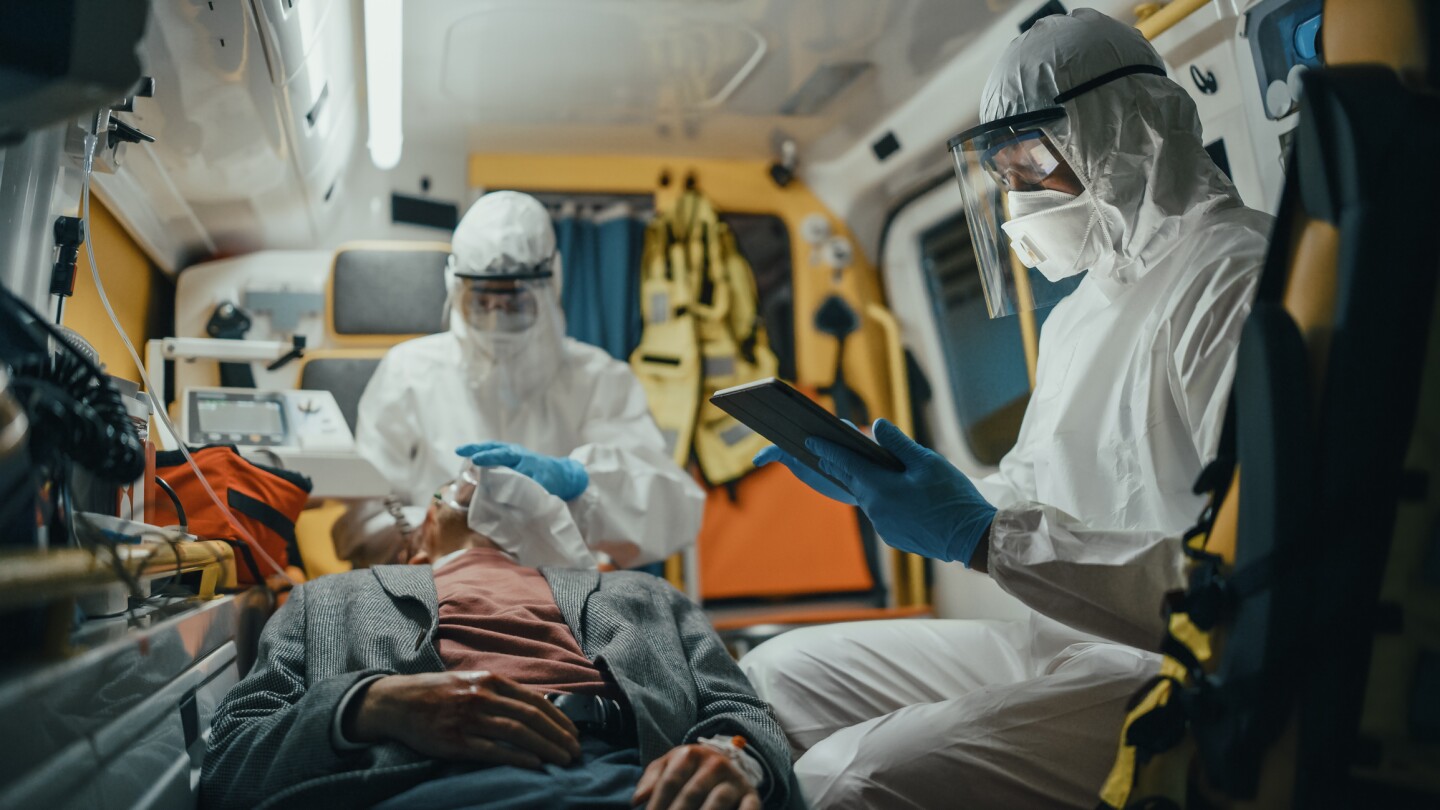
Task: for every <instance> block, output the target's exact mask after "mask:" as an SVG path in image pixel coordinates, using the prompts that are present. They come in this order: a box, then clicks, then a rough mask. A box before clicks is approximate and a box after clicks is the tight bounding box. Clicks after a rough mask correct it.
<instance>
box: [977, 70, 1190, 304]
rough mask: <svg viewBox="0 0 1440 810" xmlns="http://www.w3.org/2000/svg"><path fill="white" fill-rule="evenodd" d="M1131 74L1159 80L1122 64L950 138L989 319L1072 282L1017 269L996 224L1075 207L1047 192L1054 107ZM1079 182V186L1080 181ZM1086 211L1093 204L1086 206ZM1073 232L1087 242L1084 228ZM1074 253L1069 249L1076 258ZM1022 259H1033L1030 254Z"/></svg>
mask: <svg viewBox="0 0 1440 810" xmlns="http://www.w3.org/2000/svg"><path fill="white" fill-rule="evenodd" d="M1137 74H1149V75H1156V76H1164V75H1166V74H1165V71H1164V69H1163V68H1160V67H1157V66H1155V65H1128V66H1126V67H1123V68H1119V69H1117V70H1112V71H1110V72H1109V73H1105V74H1103V75H1101V76H1098V77H1096V78H1094V79H1091V80H1090V81H1087V82H1083V83H1081V84H1079V85H1077V86H1075V87H1073V88H1071V89H1070V90H1067V91H1065V92H1063V93H1060V94H1059V95H1057V96H1056V97H1055V99H1054V104H1055V106H1054V107H1048V108H1045V109H1041V110H1033V111H1030V112H1025V113H1020V114H1017V115H1012V116H1008V117H1005V118H1001V119H998V120H995V121H990V122H988V123H984V124H981V125H979V126H976V127H972V128H971V129H968V130H966V131H964V132H962V133H960V134H959V135H956V136H955V137H954V138H951V139H950V141H949V147H950V153H951V156H952V158H953V160H954V167H955V176H956V179H957V180H958V181H959V184H960V194H961V197H962V199H963V200H964V204H965V217H966V222H967V224H968V225H969V228H970V237H971V241H972V243H973V245H974V248H975V258H976V264H977V268H978V270H979V273H980V281H981V285H982V286H983V288H984V292H985V303H986V307H987V309H988V310H989V313H990V317H992V318H998V317H1001V316H1005V315H1013V314H1015V313H1017V312H1020V311H1022V310H1025V309H1033V308H1038V307H1044V306H1049V305H1051V304H1054V303H1056V302H1057V301H1059V300H1060V299H1061V298H1063V297H1064V296H1065V295H1066V294H1068V293H1069V292H1070V290H1071V289H1073V288H1074V282H1073V279H1072V280H1070V281H1069V282H1068V283H1067V282H1065V281H1061V282H1058V283H1057V282H1052V281H1050V280H1047V279H1046V278H1045V276H1044V274H1042V273H1040V272H1036V271H1032V270H1031V269H1029V268H1027V267H1025V265H1024V264H1022V263H1021V262H1020V261H1019V259H1018V258H1017V256H1016V255H1015V254H1014V253H1013V252H1012V250H1011V243H1010V237H1009V234H1008V233H1007V232H1006V229H1005V227H1004V226H1005V224H1006V223H1007V222H1011V221H1013V220H1016V219H1018V218H1019V217H1020V216H1021V215H1022V212H1023V213H1027V214H1030V213H1038V212H1041V211H1043V210H1044V209H1046V208H1055V207H1059V206H1061V205H1063V204H1064V203H1065V202H1066V201H1067V200H1076V202H1077V204H1079V200H1077V198H1075V197H1073V195H1072V194H1069V193H1065V192H1063V191H1059V190H1055V189H1056V188H1057V186H1058V184H1056V183H1053V182H1047V181H1050V180H1051V179H1052V176H1053V175H1054V174H1055V173H1056V172H1057V171H1058V170H1059V169H1060V168H1061V167H1062V166H1069V163H1068V162H1067V161H1066V160H1065V158H1064V156H1063V155H1062V154H1061V153H1060V151H1059V148H1058V147H1057V146H1056V144H1055V142H1054V140H1053V138H1052V134H1053V133H1054V132H1055V131H1057V127H1056V124H1057V123H1058V122H1061V121H1063V120H1064V119H1065V118H1066V116H1067V113H1066V111H1065V108H1064V107H1063V106H1061V105H1063V104H1064V103H1065V102H1067V101H1070V100H1072V99H1074V98H1076V97H1078V96H1080V95H1083V94H1085V93H1088V92H1090V91H1091V90H1094V89H1096V88H1098V87H1102V86H1104V85H1106V84H1109V83H1110V82H1113V81H1116V80H1117V79H1122V78H1124V77H1126V76H1132V75H1137ZM1070 168H1071V169H1072V170H1073V168H1074V167H1070ZM1077 177H1078V174H1077ZM1079 179H1080V181H1081V182H1082V183H1083V182H1084V178H1083V177H1080V178H1079ZM1017 194H1023V195H1025V197H1024V199H1021V197H1019V196H1015V195H1017ZM1082 196H1084V195H1082ZM1022 203H1023V205H1022ZM1089 205H1090V206H1093V201H1090V202H1089ZM1077 230H1078V231H1079V232H1081V233H1084V234H1085V235H1086V238H1090V230H1089V229H1088V228H1085V229H1077ZM1081 247H1083V246H1081V245H1076V246H1074V248H1075V249H1076V251H1077V252H1078V251H1079V249H1080V248H1081ZM1027 255H1031V257H1032V259H1033V253H1032V254H1027ZM1080 269H1081V270H1083V269H1084V268H1080ZM1052 275H1054V274H1053V273H1052Z"/></svg>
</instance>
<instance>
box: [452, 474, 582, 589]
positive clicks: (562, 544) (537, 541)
mask: <svg viewBox="0 0 1440 810" xmlns="http://www.w3.org/2000/svg"><path fill="white" fill-rule="evenodd" d="M440 499H441V501H442V503H444V504H445V505H446V506H448V507H450V508H452V509H461V510H463V511H464V512H465V514H466V522H467V523H468V524H469V526H470V529H471V530H472V531H474V532H477V533H479V534H481V535H483V536H484V537H487V538H489V539H490V540H491V541H492V542H493V543H495V545H497V546H499V547H500V550H501V551H504V552H505V553H506V554H508V555H509V556H510V557H511V558H512V559H514V560H515V561H516V562H517V563H519V564H521V565H525V566H531V567H539V566H542V565H554V566H561V567H565V568H595V567H597V566H598V565H599V560H597V559H596V558H595V555H594V554H593V553H592V552H591V551H590V548H589V546H587V545H586V544H585V540H584V538H582V537H581V535H580V527H579V526H577V525H576V524H575V519H574V517H573V516H572V515H571V513H570V509H569V507H568V506H567V505H566V503H565V502H564V501H562V500H560V499H559V498H557V497H555V496H554V495H551V494H550V493H549V492H546V491H545V488H544V487H542V486H540V485H539V484H537V483H535V482H534V481H532V480H530V478H528V477H526V476H525V475H524V474H522V473H519V472H516V471H515V470H512V469H509V468H508V467H476V466H474V465H473V464H470V463H469V462H468V461H467V462H465V463H464V465H463V466H462V469H461V472H460V475H459V476H458V477H457V478H456V480H455V483H454V484H453V485H451V486H450V487H447V488H446V489H445V490H442V492H441V498H440Z"/></svg>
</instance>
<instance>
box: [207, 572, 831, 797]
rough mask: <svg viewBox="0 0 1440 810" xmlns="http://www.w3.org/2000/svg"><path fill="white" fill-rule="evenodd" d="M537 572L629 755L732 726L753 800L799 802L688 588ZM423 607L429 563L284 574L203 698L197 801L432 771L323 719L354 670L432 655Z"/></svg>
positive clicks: (781, 757) (762, 708) (645, 756)
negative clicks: (222, 680)
mask: <svg viewBox="0 0 1440 810" xmlns="http://www.w3.org/2000/svg"><path fill="white" fill-rule="evenodd" d="M542 571H543V573H544V575H545V578H546V579H547V580H548V581H549V583H550V589H551V590H552V591H553V592H554V594H555V601H556V603H557V604H558V605H559V607H560V612H561V613H562V614H563V615H564V617H565V621H566V623H567V624H569V625H570V629H571V630H572V631H573V632H574V633H575V638H576V639H577V640H578V641H579V642H580V647H581V649H582V650H584V652H585V654H586V655H588V656H589V657H590V658H591V659H592V660H594V661H595V662H596V663H597V664H599V665H601V668H602V669H604V670H607V671H608V672H609V673H610V674H611V676H613V677H614V679H615V680H616V682H617V683H618V684H619V686H620V688H621V689H622V690H623V691H624V693H625V696H626V697H627V698H628V700H629V702H630V705H631V706H632V707H633V709H634V714H635V721H636V727H637V728H636V731H637V734H638V740H639V747H640V758H641V762H642V763H647V764H648V763H649V762H650V761H651V760H653V759H655V758H657V757H659V756H660V755H661V754H664V753H665V752H666V751H668V750H670V749H671V748H673V747H675V746H677V745H682V744H685V743H689V742H693V741H694V740H695V739H696V738H697V737H703V736H709V735H713V734H722V735H732V734H743V735H744V736H745V737H746V738H747V739H748V740H749V741H750V743H751V751H752V753H755V754H756V755H757V756H758V758H759V759H760V760H761V762H762V764H763V765H764V766H765V770H766V780H765V785H766V789H765V795H764V799H765V806H766V807H767V808H780V807H791V806H794V807H799V806H802V805H801V803H800V801H799V791H798V790H797V789H796V788H795V784H794V777H793V774H792V772H791V769H790V749H789V746H788V745H787V743H786V741H785V736H784V733H783V732H782V731H781V730H780V726H779V724H778V723H777V722H776V721H775V718H774V716H773V715H772V714H771V712H770V708H769V706H767V705H766V704H765V703H764V702H763V701H761V700H760V698H758V697H756V695H755V691H754V689H752V688H751V686H750V684H749V682H748V681H747V680H746V679H745V676H744V675H743V674H741V672H740V669H739V667H738V666H736V664H735V662H734V661H733V660H732V659H731V658H730V656H729V655H728V654H727V653H726V652H725V648H724V646H723V645H722V644H721V643H720V639H719V637H718V636H716V634H715V631H714V629H713V628H712V627H711V626H710V623H709V622H708V621H707V620H706V618H705V615H704V614H703V613H702V612H701V611H700V609H699V607H697V606H696V605H695V603H693V602H691V601H690V600H689V599H688V598H686V597H685V596H684V595H683V594H681V593H679V592H678V591H676V590H675V589H674V588H672V587H670V586H669V585H668V584H666V583H665V582H664V581H662V580H659V579H657V578H655V577H652V576H649V575H648V574H640V573H635V572H629V571H621V572H616V573H607V574H601V573H598V572H595V571H576V570H564V569H542ZM437 616H438V600H437V598H436V595H435V581H434V575H433V573H432V571H431V568H430V567H429V566H405V565H388V566H379V567H376V568H370V569H366V570H363V571H352V572H350V573H346V574H337V575H334V576H327V577H322V578H320V579H317V580H315V581H313V582H309V583H306V584H305V585H303V586H301V587H299V588H297V589H295V591H294V592H292V593H291V594H290V598H289V600H288V601H287V602H286V604H285V606H284V607H282V608H281V609H280V611H279V612H277V613H276V614H275V616H274V618H272V619H271V620H270V623H269V624H268V625H267V626H266V628H265V632H264V634H263V635H262V637H261V639H260V653H259V658H258V659H257V661H256V663H255V668H254V669H253V670H252V671H251V672H250V673H249V675H247V676H246V677H245V679H244V680H242V681H241V682H240V683H238V684H236V685H235V687H234V688H233V689H232V690H230V693H229V694H228V695H226V697H225V700H224V701H223V702H222V703H221V704H220V706H219V707H218V708H217V709H216V713H215V720H214V724H213V727H212V729H211V738H210V743H209V749H208V751H207V753H206V756H205V766H204V771H203V775H202V781H201V801H202V805H203V806H205V807H210V808H222V809H225V810H228V808H250V807H282V806H283V807H291V806H303V805H308V806H309V807H312V808H313V807H355V806H363V805H366V804H369V803H373V802H376V801H379V800H381V799H383V798H386V797H388V796H390V795H394V794H395V793H398V792H400V791H402V790H405V789H407V788H409V787H412V786H414V785H417V784H419V783H421V782H423V781H425V780H426V779H428V778H431V777H433V776H434V775H436V774H437V773H438V771H439V768H440V763H438V762H436V761H434V760H430V759H426V758H424V757H422V756H420V755H419V754H417V753H415V752H414V751H412V750H410V749H409V748H406V747H405V746H402V745H400V744H398V743H385V744H381V745H376V746H371V747H369V748H365V749H362V750H359V751H339V750H336V749H335V747H334V745H333V743H332V741H331V737H330V732H331V722H332V720H333V718H334V715H335V711H336V709H337V707H338V706H339V704H340V701H341V699H342V698H343V697H344V695H345V693H346V692H347V691H348V690H349V689H350V687H351V686H353V685H354V684H355V683H356V682H357V681H359V680H360V679H361V678H364V677H366V676H368V675H371V674H374V673H398V674H412V673H419V672H439V671H443V670H444V668H445V666H444V664H443V663H442V662H441V660H440V656H439V654H438V653H437V652H436V651H435V644H434V633H435V628H436V620H437Z"/></svg>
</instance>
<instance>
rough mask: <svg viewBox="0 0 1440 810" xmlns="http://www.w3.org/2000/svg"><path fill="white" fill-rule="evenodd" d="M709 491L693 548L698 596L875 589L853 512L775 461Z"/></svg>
mask: <svg viewBox="0 0 1440 810" xmlns="http://www.w3.org/2000/svg"><path fill="white" fill-rule="evenodd" d="M735 491H736V497H735V499H734V500H733V501H732V500H731V498H730V493H729V491H728V490H727V489H726V488H725V487H715V488H713V489H711V490H710V492H709V495H708V496H707V498H706V502H705V521H704V524H703V525H702V526H701V528H700V537H699V539H698V540H697V541H696V548H697V549H698V551H699V558H700V595H701V598H703V599H732V598H736V597H753V596H795V595H802V594H815V593H843V592H853V591H864V590H869V589H870V588H872V587H874V584H875V583H874V580H873V579H872V578H871V576H870V569H869V567H868V566H867V565H866V564H865V551H864V547H863V546H862V545H861V541H860V524H859V522H858V519H857V518H856V515H855V509H854V507H850V506H846V505H844V504H842V503H837V502H835V501H832V500H830V499H829V498H827V497H825V496H824V495H821V494H819V493H817V492H815V491H814V490H812V489H810V488H809V487H808V486H806V485H805V484H803V483H801V482H800V480H799V479H797V478H796V477H795V476H794V475H791V474H790V471H789V470H787V469H785V467H783V466H782V465H779V464H770V465H767V466H765V467H761V468H760V469H758V470H756V471H755V472H754V473H751V474H750V475H747V476H745V477H744V478H742V479H740V481H739V482H738V483H737V485H736V486H735Z"/></svg>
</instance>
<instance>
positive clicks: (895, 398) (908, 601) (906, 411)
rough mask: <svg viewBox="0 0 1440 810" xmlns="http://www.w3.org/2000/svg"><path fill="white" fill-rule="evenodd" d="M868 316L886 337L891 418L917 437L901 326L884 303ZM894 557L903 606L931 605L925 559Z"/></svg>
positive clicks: (868, 310) (870, 309) (869, 309)
mask: <svg viewBox="0 0 1440 810" xmlns="http://www.w3.org/2000/svg"><path fill="white" fill-rule="evenodd" d="M865 315H866V316H868V317H869V318H871V319H873V320H874V321H875V323H877V324H879V326H880V331H881V332H883V333H884V335H885V348H886V359H887V361H888V363H889V366H890V401H891V406H890V407H891V411H890V417H891V419H893V420H894V422H895V427H898V428H900V429H901V430H902V431H904V432H905V433H906V435H914V432H915V431H914V427H915V425H914V420H913V419H911V414H910V381H909V377H908V376H907V374H906V367H905V348H904V343H903V342H902V341H901V340H900V324H898V323H896V321H895V316H894V315H893V314H892V313H891V312H890V310H888V309H886V308H885V307H883V306H881V305H880V304H873V303H872V304H869V305H868V306H866V307H865ZM890 554H891V557H890V559H891V562H892V563H893V568H894V571H895V579H896V582H895V592H896V593H897V594H899V595H900V598H898V599H897V600H896V601H897V603H898V604H899V605H900V606H901V607H907V606H915V605H928V604H930V594H929V590H928V588H926V586H925V560H924V559H923V558H921V557H920V556H919V555H916V554H907V553H905V552H903V551H900V550H899V549H893V548H892V549H890Z"/></svg>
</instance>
